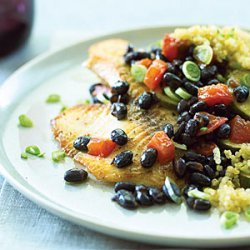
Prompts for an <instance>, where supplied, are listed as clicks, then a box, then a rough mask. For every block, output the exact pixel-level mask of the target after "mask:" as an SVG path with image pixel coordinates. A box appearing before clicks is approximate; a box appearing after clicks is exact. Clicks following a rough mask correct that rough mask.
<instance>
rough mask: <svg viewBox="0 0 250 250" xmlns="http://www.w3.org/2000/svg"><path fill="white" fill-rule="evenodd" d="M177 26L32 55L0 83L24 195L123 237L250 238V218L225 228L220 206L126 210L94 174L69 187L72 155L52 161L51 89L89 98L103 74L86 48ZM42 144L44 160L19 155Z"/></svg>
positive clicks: (153, 36)
mask: <svg viewBox="0 0 250 250" xmlns="http://www.w3.org/2000/svg"><path fill="white" fill-rule="evenodd" d="M173 28H174V27H161V28H147V29H141V30H132V31H126V32H121V33H116V34H112V35H107V36H103V37H98V38H95V39H91V40H88V41H83V42H80V43H77V44H75V45H73V46H70V47H67V48H65V49H62V50H59V51H56V52H51V53H47V54H45V55H42V56H40V57H38V58H37V59H34V60H32V61H31V62H29V63H28V64H26V65H25V66H23V67H22V68H21V69H19V70H18V71H17V72H16V73H14V74H13V75H12V76H11V77H10V78H9V79H8V80H7V81H6V82H5V84H4V85H3V86H2V88H1V89H0V108H1V113H0V117H1V119H0V128H1V129H0V138H1V141H0V152H1V159H0V162H1V166H0V170H1V172H2V174H3V175H4V176H5V177H6V178H7V180H8V181H9V182H10V183H11V184H12V185H13V186H14V187H15V188H17V189H18V190H19V191H20V192H21V193H23V194H24V195H25V196H26V197H28V198H29V199H31V200H33V201H34V202H36V203H38V204H40V205H41V206H42V207H44V208H46V209H47V210H49V211H50V212H52V213H54V214H56V215H58V216H60V217H63V218H64V219H67V220H70V221H73V222H75V223H77V224H80V225H83V226H86V227H88V228H91V229H93V230H96V231H99V232H102V233H106V234H110V235H114V236H118V237H121V238H126V239H131V240H139V241H144V242H150V243H156V244H168V245H183V246H200V247H205V246H212V245H217V246H219V245H220V246H222V245H223V246H226V245H228V246H229V245H230V246H232V245H242V244H247V243H248V244H249V241H250V224H249V223H247V222H245V221H244V220H243V219H241V220H240V222H239V223H238V225H237V226H236V227H235V228H234V229H232V230H227V231H226V230H223V229H222V228H221V226H220V223H219V215H218V213H217V212H216V211H213V212H211V213H205V214H199V213H194V212H192V211H190V210H187V209H186V206H185V205H184V204H183V205H182V206H175V205H172V204H167V205H164V206H154V207H152V208H149V209H138V210H137V211H127V210H124V209H122V208H120V207H119V206H117V205H116V204H115V203H113V202H111V200H110V199H111V197H112V195H113V191H112V187H111V186H108V185H105V184H104V183H100V182H96V181H95V180H94V179H91V180H90V181H88V182H87V183H84V184H81V185H67V184H65V182H64V180H63V175H64V172H65V170H67V169H69V168H71V167H72V166H74V163H73V161H72V160H71V159H67V160H66V161H65V162H64V163H59V164H54V163H53V162H52V161H51V159H50V158H51V152H52V151H53V150H55V149H56V148H57V144H56V143H55V142H54V141H53V139H52V134H51V131H50V124H49V122H50V119H51V118H53V117H54V116H56V115H57V114H58V112H59V110H60V108H61V105H60V104H46V103H45V99H46V97H47V96H48V95H49V94H51V93H58V94H60V95H61V97H62V100H63V103H64V104H66V105H74V104H76V103H78V102H80V101H83V100H84V99H85V98H87V97H88V87H89V85H90V84H91V83H94V82H96V81H98V78H97V77H96V76H95V75H93V74H92V73H91V72H89V71H88V70H87V69H85V68H84V67H83V66H81V63H82V61H83V60H85V59H86V58H87V49H88V47H89V46H90V45H91V44H92V43H95V42H97V41H99V40H103V39H107V38H111V37H117V38H118V37H119V38H124V39H128V40H130V41H131V42H132V43H133V44H135V45H136V46H138V47H141V46H146V45H148V44H150V43H151V42H154V41H156V40H158V39H160V38H162V36H163V34H164V33H165V32H169V31H171V30H173ZM22 113H26V114H28V116H30V117H31V118H32V120H33V121H34V124H35V126H34V128H31V129H27V128H20V127H18V125H17V123H18V121H17V118H18V116H19V114H22ZM33 144H35V145H39V147H40V148H41V149H42V150H43V151H44V152H46V157H45V159H29V160H22V159H21V158H20V153H21V152H22V151H23V150H24V148H25V147H26V146H27V145H33Z"/></svg>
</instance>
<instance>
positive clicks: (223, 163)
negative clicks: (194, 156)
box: [220, 155, 231, 167]
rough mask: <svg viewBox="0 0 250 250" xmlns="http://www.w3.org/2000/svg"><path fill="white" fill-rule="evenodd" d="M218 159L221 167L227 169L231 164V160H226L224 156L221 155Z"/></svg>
mask: <svg viewBox="0 0 250 250" xmlns="http://www.w3.org/2000/svg"><path fill="white" fill-rule="evenodd" d="M220 159H221V166H223V167H227V166H229V165H230V164H231V160H230V159H227V158H226V157H225V156H224V155H222V156H221V157H220Z"/></svg>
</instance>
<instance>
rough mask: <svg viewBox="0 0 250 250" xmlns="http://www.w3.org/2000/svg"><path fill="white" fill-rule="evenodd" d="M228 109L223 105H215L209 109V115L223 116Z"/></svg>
mask: <svg viewBox="0 0 250 250" xmlns="http://www.w3.org/2000/svg"><path fill="white" fill-rule="evenodd" d="M227 109H228V107H227V106H226V105H225V104H216V105H214V106H213V107H211V113H212V114H214V115H218V116H224V115H225V114H226V113H227Z"/></svg>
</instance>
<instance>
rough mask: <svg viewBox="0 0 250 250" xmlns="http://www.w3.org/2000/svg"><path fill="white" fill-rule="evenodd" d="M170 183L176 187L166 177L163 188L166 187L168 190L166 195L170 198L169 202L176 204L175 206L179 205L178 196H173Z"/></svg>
mask: <svg viewBox="0 0 250 250" xmlns="http://www.w3.org/2000/svg"><path fill="white" fill-rule="evenodd" d="M171 182H172V183H173V184H174V185H176V184H175V183H174V182H173V181H170V179H169V178H168V177H166V179H165V186H166V188H167V190H168V194H169V196H170V198H171V200H172V201H173V202H175V203H177V204H181V202H182V199H181V197H180V196H178V195H176V194H175V192H174V190H173V187H172V185H171Z"/></svg>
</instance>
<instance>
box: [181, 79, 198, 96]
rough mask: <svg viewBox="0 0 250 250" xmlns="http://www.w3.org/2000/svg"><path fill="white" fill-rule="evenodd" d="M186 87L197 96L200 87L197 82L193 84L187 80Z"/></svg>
mask: <svg viewBox="0 0 250 250" xmlns="http://www.w3.org/2000/svg"><path fill="white" fill-rule="evenodd" d="M184 87H185V89H186V90H187V92H188V93H190V94H191V95H194V96H197V94H198V87H197V86H196V85H195V84H193V83H191V82H185V83H184Z"/></svg>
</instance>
